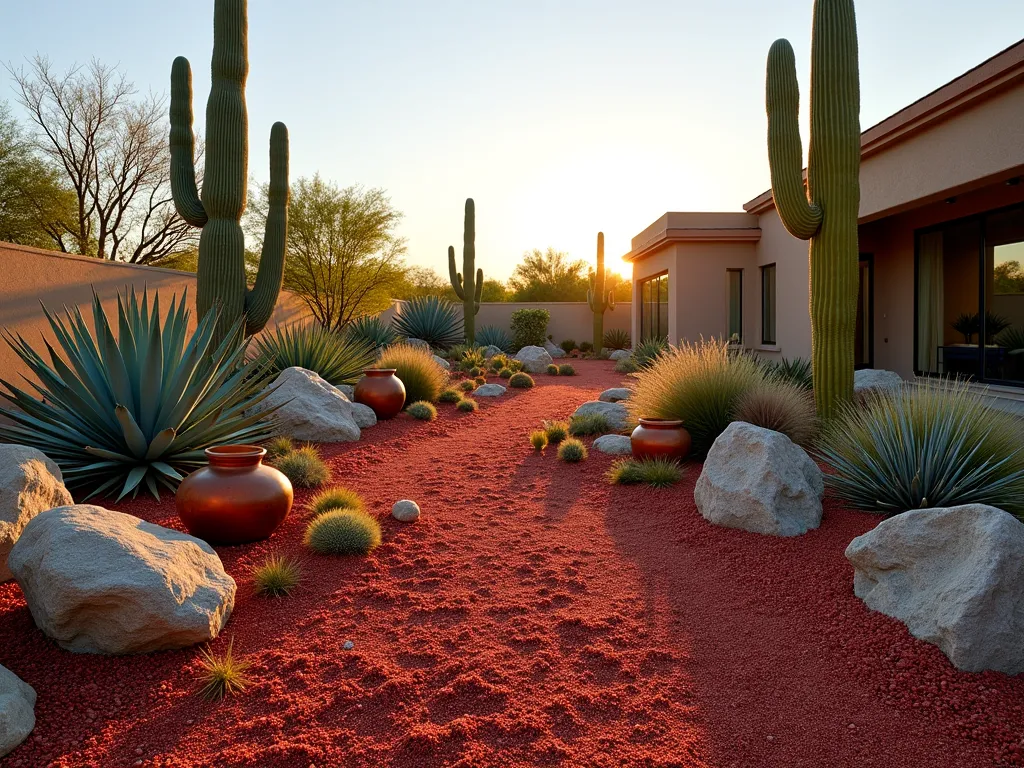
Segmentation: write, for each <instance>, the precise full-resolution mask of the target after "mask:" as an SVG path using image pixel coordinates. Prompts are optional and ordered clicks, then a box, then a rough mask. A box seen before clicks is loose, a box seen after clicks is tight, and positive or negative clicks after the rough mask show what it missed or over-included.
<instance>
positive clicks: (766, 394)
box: [733, 378, 818, 446]
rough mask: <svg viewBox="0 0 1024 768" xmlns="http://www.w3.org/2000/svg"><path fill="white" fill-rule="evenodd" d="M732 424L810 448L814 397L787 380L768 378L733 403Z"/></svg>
mask: <svg viewBox="0 0 1024 768" xmlns="http://www.w3.org/2000/svg"><path fill="white" fill-rule="evenodd" d="M733 420H734V421H745V422H747V423H748V424H753V425H755V426H758V427H764V428H765V429H771V430H774V431H776V432H781V433H782V434H784V435H786V436H787V437H788V438H789V439H790V440H792V441H793V442H794V443H796V444H797V445H803V446H806V445H810V443H811V441H813V440H814V438H815V436H816V435H817V433H818V415H817V412H816V410H815V407H814V396H813V395H812V394H811V393H810V392H809V391H808V390H806V389H804V388H803V387H802V386H800V385H799V384H796V383H794V382H793V381H792V380H790V379H776V378H769V379H767V380H766V381H764V382H762V383H760V384H757V385H756V386H754V387H753V388H752V389H751V390H749V391H748V392H745V393H744V394H742V395H740V396H739V398H738V399H737V400H736V408H735V410H734V412H733Z"/></svg>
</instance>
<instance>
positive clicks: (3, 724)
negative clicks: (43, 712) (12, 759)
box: [0, 667, 38, 757]
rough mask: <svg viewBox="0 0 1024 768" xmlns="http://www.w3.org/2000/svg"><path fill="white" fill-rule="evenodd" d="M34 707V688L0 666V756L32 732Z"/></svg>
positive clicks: (34, 719)
mask: <svg viewBox="0 0 1024 768" xmlns="http://www.w3.org/2000/svg"><path fill="white" fill-rule="evenodd" d="M35 707H36V692H35V689H33V688H32V686H31V685H29V684H28V683H26V682H25V681H24V680H22V679H21V678H20V677H18V676H17V675H16V674H14V673H13V672H11V670H9V669H7V667H0V757H3V756H4V755H6V754H8V753H10V752H12V751H13V750H14V748H15V747H16V746H18V745H19V744H21V742H23V741H24V740H25V739H27V738H28V735H29V734H30V733H32V729H33V728H35V727H36V710H35ZM36 738H37V739H38V737H36Z"/></svg>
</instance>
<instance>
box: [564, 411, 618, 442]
mask: <svg viewBox="0 0 1024 768" xmlns="http://www.w3.org/2000/svg"><path fill="white" fill-rule="evenodd" d="M612 431H613V430H612V426H611V424H609V423H608V418H607V417H606V416H605V415H604V414H603V413H581V414H580V415H579V416H573V417H572V418H571V419H569V434H570V435H574V436H576V437H581V436H584V435H606V434H608V433H609V432H612Z"/></svg>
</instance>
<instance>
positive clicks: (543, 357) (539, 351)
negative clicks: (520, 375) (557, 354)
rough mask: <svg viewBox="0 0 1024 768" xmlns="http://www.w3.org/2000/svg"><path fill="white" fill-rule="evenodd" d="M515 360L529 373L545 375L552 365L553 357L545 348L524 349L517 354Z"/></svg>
mask: <svg viewBox="0 0 1024 768" xmlns="http://www.w3.org/2000/svg"><path fill="white" fill-rule="evenodd" d="M513 360H518V361H519V362H521V363H522V364H523V370H525V371H526V372H527V373H544V371H546V370H547V367H548V366H549V365H551V363H552V360H551V355H549V354H548V352H547V350H546V349H544V347H523V348H522V349H520V350H519V351H518V352H516V354H515V356H514V357H513Z"/></svg>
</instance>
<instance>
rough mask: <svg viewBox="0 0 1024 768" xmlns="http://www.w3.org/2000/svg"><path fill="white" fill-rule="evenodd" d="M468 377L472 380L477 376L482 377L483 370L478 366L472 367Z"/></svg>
mask: <svg viewBox="0 0 1024 768" xmlns="http://www.w3.org/2000/svg"><path fill="white" fill-rule="evenodd" d="M469 375H470V376H472V377H473V378H474V379H475V378H476V377H477V376H483V375H484V371H483V368H481V367H480V366H477V365H474V366H473V367H472V368H470V369H469Z"/></svg>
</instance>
